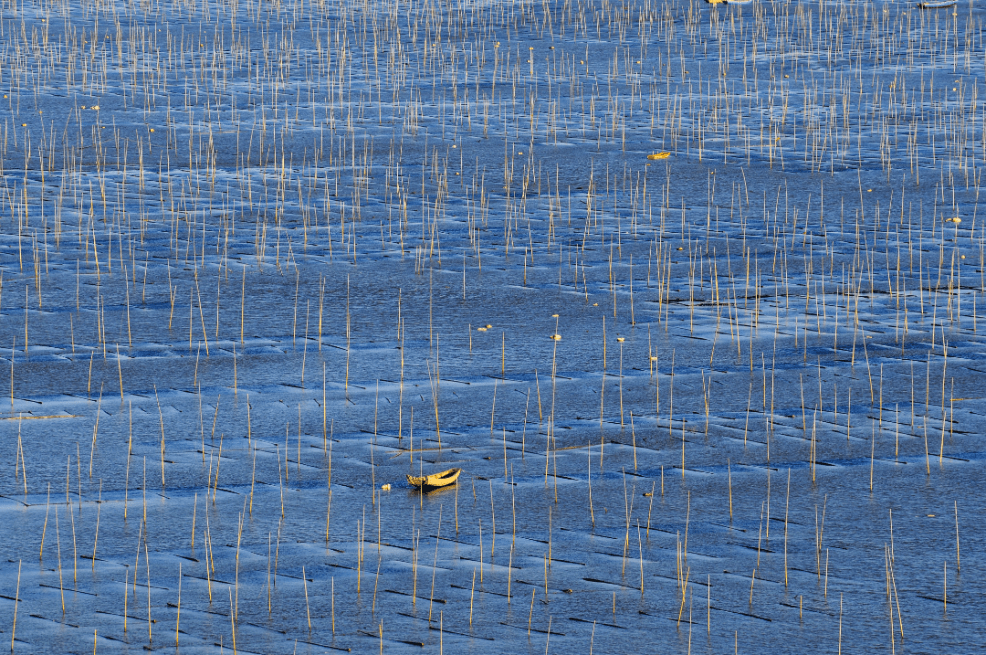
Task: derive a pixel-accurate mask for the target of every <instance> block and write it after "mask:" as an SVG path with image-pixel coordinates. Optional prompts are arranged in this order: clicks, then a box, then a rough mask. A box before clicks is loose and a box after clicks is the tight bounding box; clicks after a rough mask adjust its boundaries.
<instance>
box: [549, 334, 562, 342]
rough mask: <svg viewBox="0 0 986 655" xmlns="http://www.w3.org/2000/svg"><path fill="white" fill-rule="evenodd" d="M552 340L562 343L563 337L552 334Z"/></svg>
mask: <svg viewBox="0 0 986 655" xmlns="http://www.w3.org/2000/svg"><path fill="white" fill-rule="evenodd" d="M551 338H552V340H554V341H561V335H560V334H552V335H551Z"/></svg>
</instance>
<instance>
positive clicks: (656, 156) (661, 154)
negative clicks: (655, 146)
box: [647, 152, 671, 160]
mask: <svg viewBox="0 0 986 655" xmlns="http://www.w3.org/2000/svg"><path fill="white" fill-rule="evenodd" d="M670 156H671V153H670V152H655V153H654V154H653V155H647V159H650V160H655V159H667V158H668V157H670Z"/></svg>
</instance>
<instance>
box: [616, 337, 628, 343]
mask: <svg viewBox="0 0 986 655" xmlns="http://www.w3.org/2000/svg"><path fill="white" fill-rule="evenodd" d="M616 340H617V341H619V342H620V343H623V342H624V341H626V339H625V338H624V337H616Z"/></svg>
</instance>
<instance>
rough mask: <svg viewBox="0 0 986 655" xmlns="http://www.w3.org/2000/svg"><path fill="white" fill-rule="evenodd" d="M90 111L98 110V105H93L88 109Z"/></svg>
mask: <svg viewBox="0 0 986 655" xmlns="http://www.w3.org/2000/svg"><path fill="white" fill-rule="evenodd" d="M90 109H93V110H96V109H99V105H93V106H92V107H90Z"/></svg>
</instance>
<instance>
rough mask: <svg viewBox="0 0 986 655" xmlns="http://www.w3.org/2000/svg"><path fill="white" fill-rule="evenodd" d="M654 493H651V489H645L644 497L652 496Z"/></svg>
mask: <svg viewBox="0 0 986 655" xmlns="http://www.w3.org/2000/svg"><path fill="white" fill-rule="evenodd" d="M653 495H654V494H653V493H651V492H650V491H645V492H644V497H645V498H650V497H651V496H653Z"/></svg>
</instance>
